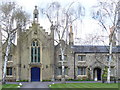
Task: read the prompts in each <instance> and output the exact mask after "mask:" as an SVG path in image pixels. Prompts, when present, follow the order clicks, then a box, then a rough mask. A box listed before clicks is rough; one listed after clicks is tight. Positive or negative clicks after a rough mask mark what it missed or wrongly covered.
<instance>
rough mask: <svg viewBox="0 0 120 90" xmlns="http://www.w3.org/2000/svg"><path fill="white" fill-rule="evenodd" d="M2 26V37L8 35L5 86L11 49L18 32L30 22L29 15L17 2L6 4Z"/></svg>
mask: <svg viewBox="0 0 120 90" xmlns="http://www.w3.org/2000/svg"><path fill="white" fill-rule="evenodd" d="M0 13H1V15H0V17H1V18H0V24H1V26H2V27H1V30H2V32H3V34H2V35H4V34H6V43H7V46H6V48H5V49H6V51H5V57H4V66H3V77H2V78H3V80H2V82H3V84H4V83H5V78H6V67H7V61H8V56H9V53H10V48H11V44H12V41H13V40H15V39H16V37H15V36H16V32H17V30H22V27H23V26H26V22H27V20H28V14H27V13H26V12H25V11H23V10H22V8H21V7H19V6H18V5H17V4H16V3H15V2H9V3H8V2H6V3H2V5H0Z"/></svg>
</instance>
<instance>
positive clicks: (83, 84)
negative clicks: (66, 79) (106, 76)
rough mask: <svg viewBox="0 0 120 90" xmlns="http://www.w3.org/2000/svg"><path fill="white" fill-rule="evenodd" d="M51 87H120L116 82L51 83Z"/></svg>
mask: <svg viewBox="0 0 120 90" xmlns="http://www.w3.org/2000/svg"><path fill="white" fill-rule="evenodd" d="M49 87H50V88H118V84H117V83H116V84H115V83H111V84H107V83H66V84H61V83H59V84H58V83H57V84H51V85H49Z"/></svg>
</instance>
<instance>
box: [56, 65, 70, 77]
mask: <svg viewBox="0 0 120 90" xmlns="http://www.w3.org/2000/svg"><path fill="white" fill-rule="evenodd" d="M68 69H69V68H68V67H66V66H65V67H64V74H65V75H68ZM57 72H58V73H57V74H58V75H62V66H61V67H58V70H57Z"/></svg>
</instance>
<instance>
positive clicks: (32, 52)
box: [31, 47, 33, 62]
mask: <svg viewBox="0 0 120 90" xmlns="http://www.w3.org/2000/svg"><path fill="white" fill-rule="evenodd" d="M31 62H33V47H31Z"/></svg>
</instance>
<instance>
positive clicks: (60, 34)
mask: <svg viewBox="0 0 120 90" xmlns="http://www.w3.org/2000/svg"><path fill="white" fill-rule="evenodd" d="M84 11H85V9H84V7H83V6H82V5H81V4H80V3H78V2H72V3H70V5H68V7H66V6H65V7H62V6H61V5H60V3H59V2H52V3H50V4H49V5H47V7H45V8H42V9H41V12H42V14H43V15H45V16H46V17H47V18H48V20H49V22H50V23H51V24H52V25H53V26H54V30H55V34H57V35H56V37H57V39H54V40H55V41H56V42H57V43H58V44H59V46H60V53H61V58H62V62H61V64H62V78H61V81H62V83H65V75H64V68H65V66H64V54H65V49H66V45H67V44H68V28H69V27H70V26H71V25H73V24H74V22H75V21H76V20H81V19H82V16H84V15H85V12H84ZM63 40H64V41H65V45H63V44H62V41H63Z"/></svg>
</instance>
